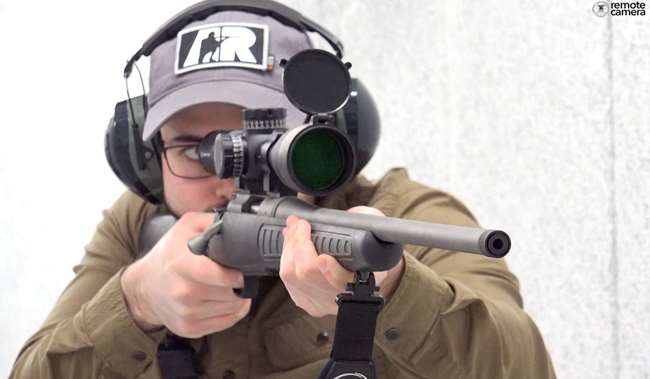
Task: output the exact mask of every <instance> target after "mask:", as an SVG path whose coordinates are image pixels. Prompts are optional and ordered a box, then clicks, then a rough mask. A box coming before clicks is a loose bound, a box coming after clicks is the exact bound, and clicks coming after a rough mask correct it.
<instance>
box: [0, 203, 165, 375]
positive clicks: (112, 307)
mask: <svg viewBox="0 0 650 379" xmlns="http://www.w3.org/2000/svg"><path fill="white" fill-rule="evenodd" d="M132 196H134V195H132V194H126V195H124V196H122V197H121V198H120V199H119V200H118V201H117V202H116V204H115V205H114V206H113V207H112V208H111V209H110V210H107V211H104V219H103V220H102V221H101V223H100V224H99V225H98V227H97V230H96V233H95V235H94V236H93V239H92V240H91V242H90V243H89V244H88V245H87V246H86V253H85V255H84V257H83V260H82V262H81V264H79V265H77V266H76V267H75V268H74V272H75V277H74V279H73V280H72V282H70V284H68V286H67V288H66V289H65V290H64V291H63V293H62V294H61V296H60V297H59V299H58V301H57V302H56V305H55V306H54V309H53V310H52V311H51V313H50V314H49V316H48V317H47V319H46V321H45V322H44V323H43V325H42V326H41V328H40V329H39V330H38V331H37V332H36V333H35V334H34V335H33V336H32V337H31V338H30V339H29V340H28V341H27V342H26V343H25V345H24V346H23V347H22V348H21V350H20V352H19V354H18V357H17V359H16V361H15V363H14V367H13V369H12V372H11V374H10V378H66V379H67V378H97V377H100V376H101V377H108V378H113V377H120V378H122V377H128V378H131V377H135V376H136V375H139V374H144V375H143V377H156V376H157V374H158V372H157V371H158V369H157V364H152V363H153V361H154V359H155V354H156V351H157V346H158V343H159V342H160V340H161V339H162V338H163V337H164V333H165V331H164V330H161V331H157V332H154V333H150V334H146V333H144V332H142V331H141V330H140V329H139V328H138V326H137V325H136V324H135V323H134V321H133V320H132V318H131V316H130V314H129V311H128V309H127V307H126V304H125V301H124V297H123V295H122V290H121V286H120V276H121V274H122V272H123V271H124V268H125V266H127V265H128V264H130V263H131V262H132V261H133V260H134V258H133V257H134V255H133V253H132V252H133V251H134V249H135V246H134V243H133V241H134V239H133V235H134V234H133V232H132V230H134V229H131V228H133V227H136V224H137V220H138V219H139V218H140V216H142V215H143V214H142V213H140V214H138V213H137V212H136V214H135V215H129V212H132V209H131V210H129V209H128V208H129V207H130V206H132V205H133V200H134V199H132V198H131V197H132ZM140 211H141V212H145V211H146V210H145V208H142V207H141V209H140ZM118 217H126V221H127V223H126V224H125V223H120V222H118V221H117V218H118ZM118 373H119V375H118Z"/></svg>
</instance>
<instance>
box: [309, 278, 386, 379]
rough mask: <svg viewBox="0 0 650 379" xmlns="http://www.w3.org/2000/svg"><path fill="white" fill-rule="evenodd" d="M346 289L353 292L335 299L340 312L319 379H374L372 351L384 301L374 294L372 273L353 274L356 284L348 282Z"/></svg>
mask: <svg viewBox="0 0 650 379" xmlns="http://www.w3.org/2000/svg"><path fill="white" fill-rule="evenodd" d="M347 290H348V291H352V293H351V294H349V293H344V294H340V295H338V296H337V298H336V302H337V304H338V305H339V311H338V314H337V316H336V332H335V335H334V344H333V346H332V352H331V353H330V360H329V361H328V362H327V365H325V367H324V368H323V370H322V371H321V372H320V375H319V376H318V379H333V378H348V377H349V378H367V379H375V378H376V377H377V374H376V372H375V365H374V362H373V360H372V349H373V344H374V339H375V327H376V325H377V317H378V316H379V312H380V311H381V309H382V307H383V305H384V299H383V298H381V297H380V296H378V295H376V294H375V291H376V290H378V288H377V287H375V278H374V275H373V274H372V273H362V274H360V273H357V274H355V283H348V287H347ZM346 374H347V375H346Z"/></svg>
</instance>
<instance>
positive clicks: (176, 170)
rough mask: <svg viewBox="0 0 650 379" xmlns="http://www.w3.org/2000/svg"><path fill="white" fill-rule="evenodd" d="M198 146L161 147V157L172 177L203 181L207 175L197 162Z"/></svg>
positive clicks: (190, 144) (187, 144)
mask: <svg viewBox="0 0 650 379" xmlns="http://www.w3.org/2000/svg"><path fill="white" fill-rule="evenodd" d="M199 144H200V142H195V143H182V144H177V145H169V146H165V147H163V149H162V151H163V155H164V156H165V161H166V162H167V167H168V168H169V171H170V172H171V173H172V175H174V176H177V177H179V178H183V179H205V178H209V177H211V176H214V175H213V174H211V173H209V172H208V171H207V170H206V169H205V168H203V166H202V165H201V162H200V161H199Z"/></svg>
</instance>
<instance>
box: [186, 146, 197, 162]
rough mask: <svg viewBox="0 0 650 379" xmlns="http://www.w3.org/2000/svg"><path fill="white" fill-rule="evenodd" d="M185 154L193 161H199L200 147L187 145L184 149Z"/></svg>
mask: <svg viewBox="0 0 650 379" xmlns="http://www.w3.org/2000/svg"><path fill="white" fill-rule="evenodd" d="M182 153H183V155H184V156H185V157H186V158H189V159H191V160H193V161H198V160H199V147H198V146H190V147H186V148H184V149H183V151H182Z"/></svg>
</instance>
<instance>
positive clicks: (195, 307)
mask: <svg viewBox="0 0 650 379" xmlns="http://www.w3.org/2000/svg"><path fill="white" fill-rule="evenodd" d="M251 24H253V25H265V26H266V27H267V28H268V35H267V36H266V37H264V38H268V39H269V44H268V54H269V55H270V56H274V57H276V58H285V57H287V58H288V57H291V56H292V55H293V54H295V53H297V52H298V51H301V50H304V49H307V48H309V47H310V43H309V40H308V38H307V36H306V35H305V34H303V33H301V32H299V31H298V30H296V29H293V28H292V27H289V26H286V25H284V24H282V23H280V22H278V21H277V20H275V19H273V18H271V17H268V16H261V15H256V14H251V13H245V12H240V11H224V12H219V13H215V14H213V15H211V16H209V17H208V18H207V19H205V20H202V21H198V22H194V23H192V24H190V25H188V26H187V27H185V28H184V29H183V31H181V32H180V33H179V37H178V38H176V39H172V40H170V41H168V42H166V43H164V44H162V45H160V46H159V47H158V48H156V49H155V50H154V52H153V54H152V58H151V76H150V94H149V98H148V100H149V105H150V109H149V113H148V115H147V120H146V124H145V130H144V136H143V138H145V139H149V138H155V136H156V135H157V133H160V139H161V141H162V143H163V146H164V147H163V149H162V150H163V152H162V161H163V165H162V178H163V184H164V193H165V205H164V206H159V207H157V206H154V205H152V204H148V203H146V202H145V201H143V200H142V199H140V198H139V197H137V196H136V195H134V194H133V193H130V192H127V193H125V194H124V195H123V196H122V197H121V198H120V199H119V200H118V201H117V202H116V203H115V204H114V205H113V207H112V208H111V209H109V210H108V211H105V212H104V219H103V220H102V222H101V223H100V224H99V226H98V228H97V231H96V233H95V235H94V237H93V239H92V240H91V242H90V244H88V245H87V246H86V254H85V255H84V257H83V259H82V262H81V264H80V265H78V266H76V267H75V269H74V270H75V273H76V277H75V278H74V280H73V281H72V282H71V283H70V284H69V286H68V287H67V288H66V290H65V291H64V293H63V294H62V296H61V298H60V299H59V300H58V302H57V304H56V306H55V308H54V310H53V311H52V312H51V313H50V315H49V317H48V318H47V320H46V321H45V323H44V325H43V326H42V327H41V329H40V330H39V331H38V332H37V333H36V334H35V335H34V336H32V338H30V339H29V341H28V342H27V343H26V344H25V346H24V347H23V349H22V350H21V352H20V354H19V356H18V358H17V360H16V363H15V366H14V369H13V371H12V374H11V375H12V377H16V378H35V377H42V378H47V377H56V378H59V377H60V378H94V377H110V378H112V377H116V378H135V377H140V378H158V377H160V376H161V372H160V366H169V365H170V362H161V361H160V360H159V359H158V357H157V352H158V349H159V345H160V344H161V343H162V342H163V341H164V340H166V336H168V335H169V334H170V333H174V334H176V335H178V336H181V337H185V338H187V339H188V341H189V344H190V347H191V354H192V358H193V360H194V362H196V366H197V367H196V369H197V371H198V372H199V373H200V374H201V375H202V376H204V377H209V378H315V377H317V375H318V373H319V371H320V370H321V369H322V367H323V366H324V365H325V363H326V362H327V359H328V357H329V352H330V350H331V347H332V341H331V339H332V336H333V335H334V326H335V316H334V315H336V313H337V311H338V308H337V305H336V304H335V302H334V298H335V296H336V295H337V294H338V293H340V292H342V291H343V290H344V288H345V283H346V282H349V281H350V280H351V279H352V277H353V274H352V273H351V272H348V271H347V270H345V269H344V268H343V267H342V266H340V265H339V264H338V262H337V261H336V260H334V259H333V258H331V257H329V256H326V255H323V256H318V255H317V254H316V252H315V249H314V246H313V244H312V242H311V238H310V225H309V224H308V223H307V222H306V221H304V220H301V219H298V218H297V217H294V216H292V217H289V218H288V219H287V226H286V228H285V229H284V231H283V234H284V238H285V244H284V247H283V253H282V260H281V268H280V278H267V279H266V280H265V281H264V282H263V283H262V285H261V290H260V294H259V296H258V297H257V298H255V299H253V301H251V300H247V299H241V298H239V297H236V296H235V295H234V294H233V291H232V290H233V288H240V287H241V286H242V285H243V278H242V274H241V272H239V271H237V270H234V269H231V268H227V267H224V266H222V265H220V264H218V263H216V262H213V261H211V260H209V259H208V258H206V257H204V256H196V255H194V254H191V253H190V252H189V250H188V248H187V241H188V240H189V239H191V238H192V237H194V236H196V235H197V234H199V233H201V232H202V231H204V230H205V229H206V228H207V227H208V226H209V224H211V223H212V221H213V219H214V216H213V214H211V213H210V212H209V211H210V210H212V209H214V208H216V207H221V206H224V205H225V204H227V202H228V201H229V200H230V199H231V198H232V196H233V194H234V191H235V187H234V183H233V181H232V180H230V179H228V180H222V179H219V178H216V177H214V176H209V175H206V173H205V172H204V171H202V169H201V166H200V164H199V163H198V161H197V159H196V158H197V157H196V144H197V143H198V142H199V141H200V140H201V139H202V138H203V137H205V136H206V135H207V134H208V133H210V132H213V131H228V130H233V129H238V128H240V127H241V110H242V109H243V108H244V107H246V108H261V107H284V108H287V110H288V124H289V125H297V124H298V122H299V121H301V119H302V118H303V117H304V115H303V114H301V113H300V111H299V110H297V109H295V107H293V105H292V104H291V103H289V102H288V100H287V99H286V97H285V96H284V95H283V94H282V90H281V88H282V87H281V68H279V67H273V68H272V69H271V70H270V71H269V70H268V69H266V68H264V67H263V70H257V71H256V70H255V69H252V68H249V67H247V66H246V65H245V64H246V63H247V61H248V60H249V59H250V56H249V55H248V53H249V52H250V51H253V50H254V49H253V46H255V45H254V44H253V42H255V41H257V40H251V39H250V38H251V37H250V33H248V32H247V31H246V30H243V29H233V25H251ZM215 25H216V26H215ZM216 27H219V28H225V27H228V28H230V29H228V30H221V31H222V32H224V33H223V35H224V36H225V35H230V36H232V37H233V38H229V39H227V40H225V41H224V43H223V44H222V45H221V47H220V48H221V49H222V50H221V53H222V54H221V55H222V56H226V57H231V58H232V59H230V61H228V62H227V61H222V62H212V61H208V62H205V65H203V63H204V62H203V61H202V57H200V55H201V54H200V51H194V50H193V49H194V48H195V47H196V48H197V49H199V47H198V45H197V46H195V45H194V44H193V42H192V41H194V40H196V41H199V45H200V41H201V40H202V39H203V38H205V36H209V34H207V33H208V31H209V29H210V28H212V29H214V28H216ZM185 32H187V33H190V32H192V33H194V35H193V37H192V35H190V34H187V33H185ZM201 33H204V34H205V36H201ZM251 33H252V32H251ZM220 35H221V34H220ZM182 36H189V37H187V38H185V39H183V38H182ZM255 38H258V37H255ZM188 41H189V42H188ZM231 41H233V42H232V44H231V45H229V43H231ZM235 41H239V42H235ZM242 41H249V42H251V41H252V42H251V43H248V44H247V43H244V42H242ZM184 43H187V45H184ZM237 43H239V44H237ZM247 46H248V47H250V51H249V50H247ZM247 51H248V52H247ZM256 51H257V50H256ZM260 51H262V50H260ZM195 53H198V55H199V57H198V58H197V57H196V56H195V55H194V54H195ZM251 54H253V53H251ZM253 55H254V54H253ZM278 60H279V59H278ZM248 63H250V62H248ZM265 70H266V71H265ZM389 127H390V126H389ZM298 196H299V197H301V198H303V199H304V200H307V201H310V202H313V203H315V204H317V205H319V206H324V207H329V208H336V209H347V210H349V211H352V212H361V213H369V214H386V215H388V216H392V217H403V218H413V219H420V220H426V221H429V222H438V223H448V224H457V225H471V226H476V221H475V220H474V218H473V217H472V215H471V213H470V212H469V211H468V210H467V209H466V208H465V207H464V206H463V205H462V204H460V203H459V202H458V201H457V200H455V199H454V198H453V197H451V196H450V195H447V194H445V193H442V192H440V191H436V190H433V189H430V188H427V187H425V186H423V185H421V184H418V183H415V182H412V181H410V180H409V179H408V176H407V175H406V172H405V170H402V169H396V170H391V171H390V172H388V173H387V174H386V175H385V176H384V177H383V178H382V179H381V180H380V181H379V182H377V183H371V182H369V181H367V180H366V179H364V178H363V177H361V176H359V177H357V178H355V179H354V180H353V181H352V182H351V183H350V184H348V185H347V186H346V187H345V188H343V189H341V190H339V191H337V192H336V193H334V194H331V195H328V196H326V197H323V198H313V197H309V196H306V195H304V194H299V195H298ZM161 212H170V213H173V214H175V215H177V216H180V220H179V221H178V223H176V224H175V225H174V227H173V228H172V229H171V230H169V232H168V233H166V234H165V236H164V237H163V238H162V239H161V240H160V241H159V242H158V243H157V244H156V245H155V246H154V247H153V248H152V249H151V250H150V251H149V252H147V254H146V255H145V256H144V257H142V258H141V259H136V258H137V257H138V254H139V251H138V239H139V234H140V230H141V227H142V224H143V223H144V221H145V220H146V219H148V218H149V217H151V216H152V215H154V214H157V213H161ZM376 277H377V281H378V283H379V286H380V294H381V295H382V296H383V297H384V299H385V300H386V305H385V306H384V309H383V310H382V311H381V313H380V315H379V318H378V320H377V330H376V335H375V340H374V361H375V364H376V367H377V372H378V376H379V377H380V378H413V377H420V378H425V377H426V378H430V377H443V378H464V377H468V378H478V377H482V378H501V377H504V378H505V377H511V378H548V377H553V376H554V374H553V370H552V365H551V362H550V359H549V357H548V354H547V352H546V349H545V347H544V344H543V341H542V338H541V336H540V334H539V332H538V331H537V328H536V327H535V325H534V323H533V322H532V320H531V319H530V318H529V317H528V316H527V315H526V314H525V312H524V311H523V310H522V308H521V304H522V300H521V297H520V295H519V288H518V283H517V280H516V278H515V277H514V275H513V274H511V273H510V272H509V271H508V269H507V267H506V265H505V263H504V261H503V260H497V259H489V258H484V257H481V256H476V255H473V254H457V253H451V252H445V251H440V250H436V249H427V248H422V247H414V246H408V247H407V249H406V251H405V252H404V254H403V256H402V259H401V261H400V262H399V264H398V265H397V266H395V267H394V268H392V269H391V270H389V271H387V272H379V273H376Z"/></svg>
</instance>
